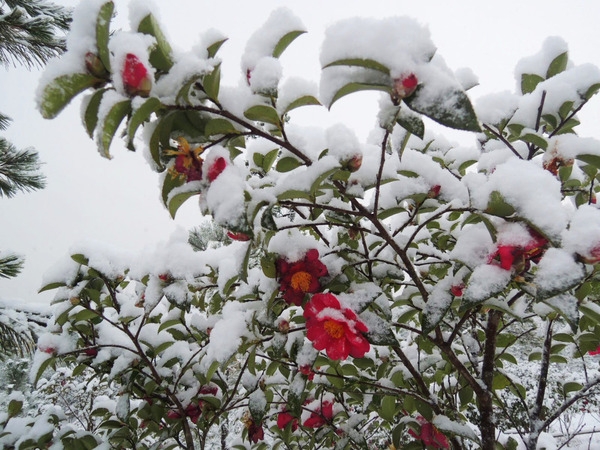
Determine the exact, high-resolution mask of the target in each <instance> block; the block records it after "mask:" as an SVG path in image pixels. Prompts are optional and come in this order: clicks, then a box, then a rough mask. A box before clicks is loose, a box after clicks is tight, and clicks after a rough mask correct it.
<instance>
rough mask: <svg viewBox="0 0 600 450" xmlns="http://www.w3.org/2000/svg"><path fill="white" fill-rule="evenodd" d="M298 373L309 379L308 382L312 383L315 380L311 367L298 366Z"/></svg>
mask: <svg viewBox="0 0 600 450" xmlns="http://www.w3.org/2000/svg"><path fill="white" fill-rule="evenodd" d="M298 371H299V372H300V373H301V374H302V375H305V376H306V378H308V379H309V381H312V380H314V379H315V372H314V371H313V370H312V367H311V366H308V365H305V366H300V367H299V368H298Z"/></svg>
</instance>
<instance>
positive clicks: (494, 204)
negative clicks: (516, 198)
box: [485, 191, 515, 217]
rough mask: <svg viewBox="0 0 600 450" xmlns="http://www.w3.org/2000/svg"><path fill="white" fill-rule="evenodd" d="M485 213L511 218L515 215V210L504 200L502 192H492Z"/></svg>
mask: <svg viewBox="0 0 600 450" xmlns="http://www.w3.org/2000/svg"><path fill="white" fill-rule="evenodd" d="M485 212H486V213H488V214H492V215H494V216H498V217H509V216H512V215H513V214H514V213H515V209H514V208H513V207H512V206H511V205H510V204H508V203H507V202H506V200H504V197H503V196H502V194H501V193H500V192H498V191H492V193H490V198H489V200H488V205H487V208H486V210H485Z"/></svg>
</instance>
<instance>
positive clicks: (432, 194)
mask: <svg viewBox="0 0 600 450" xmlns="http://www.w3.org/2000/svg"><path fill="white" fill-rule="evenodd" d="M441 189H442V187H441V186H440V185H439V184H436V185H435V186H431V189H429V192H427V197H428V198H437V197H438V196H439V195H440V191H441Z"/></svg>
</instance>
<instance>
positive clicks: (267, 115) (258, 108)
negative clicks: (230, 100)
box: [244, 105, 281, 127]
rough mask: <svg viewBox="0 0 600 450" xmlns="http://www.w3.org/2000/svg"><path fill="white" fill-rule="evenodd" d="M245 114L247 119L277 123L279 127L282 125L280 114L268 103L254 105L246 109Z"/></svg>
mask: <svg viewBox="0 0 600 450" xmlns="http://www.w3.org/2000/svg"><path fill="white" fill-rule="evenodd" d="M244 116H245V117H246V119H250V120H255V121H257V122H265V123H270V124H272V125H275V126H277V127H280V126H281V120H280V119H279V114H277V111H276V110H275V108H273V107H272V106H268V105H254V106H251V107H250V108H248V109H247V110H246V111H244Z"/></svg>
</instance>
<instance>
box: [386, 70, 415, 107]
mask: <svg viewBox="0 0 600 450" xmlns="http://www.w3.org/2000/svg"><path fill="white" fill-rule="evenodd" d="M418 84H419V80H418V79H417V77H416V76H415V74H413V73H411V74H409V75H403V76H401V77H400V78H395V79H394V85H393V87H392V99H393V100H394V103H398V102H399V101H400V100H402V99H403V98H406V97H410V96H411V95H412V94H413V93H414V92H415V90H416V89H417V86H418Z"/></svg>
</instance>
